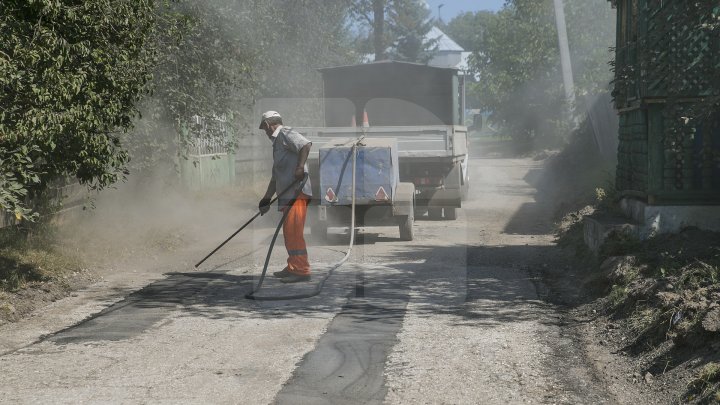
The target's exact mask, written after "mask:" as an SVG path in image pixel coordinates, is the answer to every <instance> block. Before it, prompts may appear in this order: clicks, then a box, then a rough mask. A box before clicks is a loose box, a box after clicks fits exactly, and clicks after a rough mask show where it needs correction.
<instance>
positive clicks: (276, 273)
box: [273, 267, 292, 278]
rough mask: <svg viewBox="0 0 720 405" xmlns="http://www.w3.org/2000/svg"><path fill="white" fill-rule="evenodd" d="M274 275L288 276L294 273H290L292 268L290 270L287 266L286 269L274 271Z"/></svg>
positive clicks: (279, 276)
mask: <svg viewBox="0 0 720 405" xmlns="http://www.w3.org/2000/svg"><path fill="white" fill-rule="evenodd" d="M273 276H275V277H277V278H285V277H288V276H292V273H290V270H288V268H287V267H285V268H284V269H282V270H280V271H276V272H274V273H273Z"/></svg>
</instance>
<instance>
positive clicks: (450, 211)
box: [444, 207, 457, 221]
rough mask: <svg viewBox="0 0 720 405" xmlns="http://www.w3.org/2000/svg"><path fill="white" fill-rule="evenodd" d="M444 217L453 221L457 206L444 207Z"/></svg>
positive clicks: (455, 217) (455, 216)
mask: <svg viewBox="0 0 720 405" xmlns="http://www.w3.org/2000/svg"><path fill="white" fill-rule="evenodd" d="M444 209H445V219H447V220H448V221H454V220H456V219H457V208H455V207H445V208H444Z"/></svg>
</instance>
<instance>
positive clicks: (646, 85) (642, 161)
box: [611, 0, 720, 232]
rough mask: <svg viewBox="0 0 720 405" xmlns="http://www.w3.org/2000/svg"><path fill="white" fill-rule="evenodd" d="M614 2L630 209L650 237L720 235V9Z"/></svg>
mask: <svg viewBox="0 0 720 405" xmlns="http://www.w3.org/2000/svg"><path fill="white" fill-rule="evenodd" d="M611 3H612V5H613V6H614V7H616V8H617V18H618V23H617V43H616V49H615V53H616V55H615V56H616V57H615V62H614V69H615V80H614V91H613V96H614V100H615V106H616V108H617V110H618V113H619V117H620V131H619V147H618V166H617V175H616V176H617V177H616V186H617V190H618V192H619V193H620V195H621V196H622V198H623V203H622V205H623V207H624V208H626V210H627V211H628V213H629V214H632V216H633V217H634V218H635V219H636V220H638V221H639V222H640V223H641V224H644V225H646V226H647V227H649V230H648V232H653V231H674V230H677V229H679V228H682V227H684V226H700V227H706V228H711V229H715V228H717V229H720V212H719V211H718V207H720V114H719V113H718V111H719V110H718V105H719V103H718V102H719V101H720V46H719V45H720V19H719V18H720V6H719V5H718V3H717V1H712V0H698V1H692V2H687V1H684V0H611ZM648 222H650V223H648ZM653 222H654V225H653Z"/></svg>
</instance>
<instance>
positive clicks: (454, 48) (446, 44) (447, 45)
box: [425, 26, 465, 52]
mask: <svg viewBox="0 0 720 405" xmlns="http://www.w3.org/2000/svg"><path fill="white" fill-rule="evenodd" d="M425 37H426V38H427V39H433V40H434V39H437V40H438V41H437V45H438V48H437V50H438V51H439V52H463V51H464V50H465V49H463V47H461V46H460V45H458V43H457V42H455V41H453V40H452V38H450V37H449V36H447V34H445V33H444V32H442V31H441V30H440V28H438V27H435V26H433V27H432V28H431V29H430V31H429V32H428V33H427V35H426V36H425Z"/></svg>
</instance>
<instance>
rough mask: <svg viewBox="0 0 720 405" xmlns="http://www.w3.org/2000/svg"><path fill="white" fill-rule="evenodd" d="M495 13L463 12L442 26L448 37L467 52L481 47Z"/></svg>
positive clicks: (477, 50) (478, 49) (475, 50)
mask: <svg viewBox="0 0 720 405" xmlns="http://www.w3.org/2000/svg"><path fill="white" fill-rule="evenodd" d="M496 16H497V15H496V14H495V13H493V12H491V11H478V12H475V13H472V12H465V13H462V14H459V15H457V16H455V18H453V19H452V20H450V22H449V23H447V25H445V26H444V27H442V29H443V31H445V33H446V34H448V36H450V38H452V39H453V40H454V41H455V42H457V43H458V45H460V46H462V47H463V49H465V50H466V51H469V52H479V51H482V49H483V44H484V40H485V35H486V33H487V30H488V26H489V25H490V24H491V22H492V20H493V19H494V18H495V17H496Z"/></svg>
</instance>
